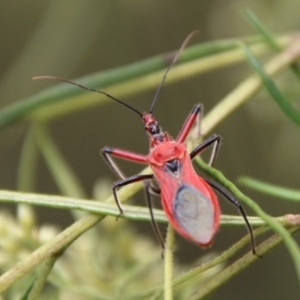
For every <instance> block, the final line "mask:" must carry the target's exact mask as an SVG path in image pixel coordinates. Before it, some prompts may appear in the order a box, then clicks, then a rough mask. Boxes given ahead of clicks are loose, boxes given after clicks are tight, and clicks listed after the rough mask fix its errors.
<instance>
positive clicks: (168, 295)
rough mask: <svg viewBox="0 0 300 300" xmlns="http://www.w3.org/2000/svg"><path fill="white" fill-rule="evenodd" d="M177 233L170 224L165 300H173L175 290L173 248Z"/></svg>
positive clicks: (166, 250) (167, 245)
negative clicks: (173, 286)
mask: <svg viewBox="0 0 300 300" xmlns="http://www.w3.org/2000/svg"><path fill="white" fill-rule="evenodd" d="M174 239H175V231H174V229H173V227H172V225H171V224H170V223H169V225H168V231H167V238H166V249H165V261H164V263H165V276H164V299H165V300H173V288H172V277H173V248H174Z"/></svg>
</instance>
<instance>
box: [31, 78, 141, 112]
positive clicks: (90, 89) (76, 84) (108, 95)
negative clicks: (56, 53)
mask: <svg viewBox="0 0 300 300" xmlns="http://www.w3.org/2000/svg"><path fill="white" fill-rule="evenodd" d="M32 79H33V80H39V79H54V80H58V81H63V82H66V83H69V84H73V85H75V86H78V87H80V88H82V89H84V90H88V91H91V92H95V93H99V94H103V95H105V96H106V97H108V98H110V99H113V100H115V101H117V102H119V103H120V104H122V105H124V106H126V107H127V108H129V109H131V110H132V111H134V112H135V113H137V114H138V115H139V116H140V117H141V118H142V117H143V115H142V113H140V112H139V111H138V110H137V109H135V108H133V107H131V106H130V105H128V104H126V103H125V102H123V101H121V100H119V99H117V98H115V97H113V96H112V95H110V94H108V93H105V92H102V91H98V90H95V89H92V88H88V87H86V86H84V85H81V84H79V83H76V82H73V81H70V80H67V79H64V78H60V77H56V76H37V77H32Z"/></svg>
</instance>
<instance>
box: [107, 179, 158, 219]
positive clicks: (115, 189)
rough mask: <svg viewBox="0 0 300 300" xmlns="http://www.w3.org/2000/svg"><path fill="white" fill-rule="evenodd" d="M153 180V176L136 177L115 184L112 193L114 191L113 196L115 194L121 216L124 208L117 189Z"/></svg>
mask: <svg viewBox="0 0 300 300" xmlns="http://www.w3.org/2000/svg"><path fill="white" fill-rule="evenodd" d="M152 178H153V174H146V175H134V176H131V177H128V178H126V179H123V180H120V181H117V182H115V183H114V184H113V186H112V191H113V194H114V198H115V201H116V204H117V206H118V208H119V211H120V214H123V208H122V206H121V202H120V200H119V197H118V194H117V188H119V187H121V186H124V185H128V184H130V183H134V182H138V181H144V180H147V179H152Z"/></svg>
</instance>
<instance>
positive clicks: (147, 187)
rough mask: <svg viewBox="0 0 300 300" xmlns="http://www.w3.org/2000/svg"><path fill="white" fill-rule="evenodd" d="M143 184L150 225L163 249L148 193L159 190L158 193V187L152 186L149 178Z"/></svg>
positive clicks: (163, 245) (162, 240) (161, 238)
mask: <svg viewBox="0 0 300 300" xmlns="http://www.w3.org/2000/svg"><path fill="white" fill-rule="evenodd" d="M144 184H145V193H146V200H147V205H148V207H149V210H150V216H151V223H152V227H153V230H154V232H155V235H156V237H157V239H158V241H159V243H160V245H161V247H162V249H163V250H164V249H165V243H164V239H163V237H162V234H161V232H160V230H159V227H158V224H157V222H156V221H155V217H154V214H153V205H152V201H151V195H150V192H152V193H158V192H159V194H160V189H157V188H156V187H154V186H152V185H151V182H150V181H149V180H146V181H144Z"/></svg>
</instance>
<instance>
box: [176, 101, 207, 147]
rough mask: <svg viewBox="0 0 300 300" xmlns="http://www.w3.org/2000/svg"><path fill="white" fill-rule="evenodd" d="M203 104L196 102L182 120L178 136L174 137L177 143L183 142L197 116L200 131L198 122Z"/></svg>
mask: <svg viewBox="0 0 300 300" xmlns="http://www.w3.org/2000/svg"><path fill="white" fill-rule="evenodd" d="M202 110H203V106H202V104H201V103H199V104H196V105H195V106H194V108H193V110H192V111H191V112H190V114H189V115H188V117H187V119H186V121H185V122H184V124H183V126H182V128H181V130H180V132H179V134H178V136H177V139H176V142H177V143H183V142H184V141H185V139H186V137H187V136H188V134H189V132H190V131H191V129H192V127H193V125H194V123H195V121H196V119H197V117H198V123H199V132H198V134H199V133H200V122H201V115H202Z"/></svg>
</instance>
